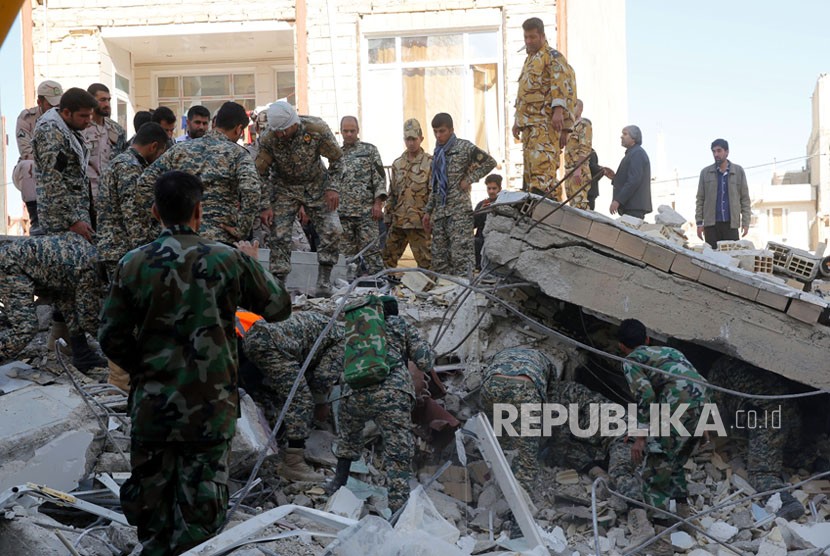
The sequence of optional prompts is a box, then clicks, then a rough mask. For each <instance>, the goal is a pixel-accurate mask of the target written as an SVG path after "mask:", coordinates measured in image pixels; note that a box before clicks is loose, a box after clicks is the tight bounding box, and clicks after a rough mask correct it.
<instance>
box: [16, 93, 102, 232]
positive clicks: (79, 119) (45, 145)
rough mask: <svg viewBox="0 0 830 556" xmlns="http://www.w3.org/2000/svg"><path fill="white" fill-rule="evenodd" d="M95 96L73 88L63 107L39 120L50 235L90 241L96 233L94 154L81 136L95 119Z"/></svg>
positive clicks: (38, 162) (43, 204)
mask: <svg viewBox="0 0 830 556" xmlns="http://www.w3.org/2000/svg"><path fill="white" fill-rule="evenodd" d="M97 106H98V102H97V101H96V100H95V97H93V96H92V95H90V94H89V93H87V92H86V91H84V90H83V89H78V88H76V87H73V88H71V89H69V90H68V91H66V92H65V93H64V94H63V96H62V97H61V103H60V106H59V107H58V108H53V109H51V110H49V111H48V112H46V113H45V114H44V115H43V116H41V117H40V119H39V120H38V121H37V125H36V126H35V134H34V137H33V138H32V149H33V150H34V156H35V175H36V177H37V198H38V213H39V216H40V223H41V226H43V228H44V231H45V232H46V233H47V234H57V233H60V232H65V231H72V232H75V233H76V234H78V235H80V236H82V237H83V238H84V239H86V240H87V241H90V242H91V241H92V237H93V234H94V233H95V211H94V209H93V206H92V197H91V196H90V189H89V179H88V178H87V175H86V170H87V165H88V163H89V150H88V149H87V148H86V145H85V144H84V140H83V137H81V134H80V132H81V131H83V130H84V129H86V127H87V126H88V125H89V123H90V121H92V111H93V109H94V108H95V107H97Z"/></svg>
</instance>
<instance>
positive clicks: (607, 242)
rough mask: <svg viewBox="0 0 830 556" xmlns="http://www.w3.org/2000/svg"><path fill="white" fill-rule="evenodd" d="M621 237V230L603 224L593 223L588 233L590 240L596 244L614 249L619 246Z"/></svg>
mask: <svg viewBox="0 0 830 556" xmlns="http://www.w3.org/2000/svg"><path fill="white" fill-rule="evenodd" d="M619 237H620V229H619V228H617V227H616V226H610V225H608V224H605V223H603V222H592V223H591V229H590V231H589V232H588V239H590V240H591V241H593V242H594V243H599V244H600V245H604V246H606V247H611V248H612V249H613V247H614V245H616V244H617V239H619Z"/></svg>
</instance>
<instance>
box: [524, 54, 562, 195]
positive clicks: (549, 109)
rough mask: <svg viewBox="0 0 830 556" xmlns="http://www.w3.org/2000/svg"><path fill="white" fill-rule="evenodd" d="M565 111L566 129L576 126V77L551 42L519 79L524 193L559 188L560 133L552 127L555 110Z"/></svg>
mask: <svg viewBox="0 0 830 556" xmlns="http://www.w3.org/2000/svg"><path fill="white" fill-rule="evenodd" d="M556 106H561V107H562V108H563V109H564V111H565V114H564V116H565V122H564V124H563V129H568V130H569V129H571V128H572V126H573V123H574V122H573V113H574V109H575V106H576V76H575V75H574V70H573V68H571V66H570V65H569V64H568V61H567V60H566V59H565V57H564V56H563V55H562V53H560V52H559V51H557V50H556V49H554V48H551V47H550V46H549V45H548V43H547V41H545V44H544V45H543V46H542V48H540V49H539V51H538V52H536V53H535V54H532V55H528V57H527V59H526V60H525V63H524V66H523V67H522V73H521V75H520V76H519V92H518V95H517V96H516V114H515V122H516V125H518V126H519V128H520V129H521V131H522V149H523V163H524V189H525V190H532V189H538V190H540V191H543V192H548V191H549V190H550V189H552V188H553V186H554V185H555V184H556V181H557V180H556V171H557V170H558V169H559V156H560V153H561V150H562V149H561V148H560V147H559V133H558V132H556V131H555V130H554V129H553V127H552V126H551V118H552V116H553V109H554V107H556Z"/></svg>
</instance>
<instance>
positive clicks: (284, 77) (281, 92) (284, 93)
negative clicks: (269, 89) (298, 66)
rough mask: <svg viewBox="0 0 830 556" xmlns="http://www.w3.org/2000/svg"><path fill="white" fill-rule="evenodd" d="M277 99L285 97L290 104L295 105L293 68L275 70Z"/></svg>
mask: <svg viewBox="0 0 830 556" xmlns="http://www.w3.org/2000/svg"><path fill="white" fill-rule="evenodd" d="M277 99H279V100H281V99H285V100H286V101H287V102H288V103H290V104H291V105H292V106H297V94H296V89H295V86H294V70H290V71H283V70H277Z"/></svg>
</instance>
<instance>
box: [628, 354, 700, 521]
mask: <svg viewBox="0 0 830 556" xmlns="http://www.w3.org/2000/svg"><path fill="white" fill-rule="evenodd" d="M626 359H628V360H630V361H635V362H638V363H644V364H646V365H649V366H651V367H656V368H658V369H662V370H664V371H668V372H670V373H671V374H672V375H673V376H669V375H664V374H661V373H658V372H656V371H652V370H650V369H645V368H643V367H640V366H639V365H633V364H631V363H629V362H625V363H623V374H624V375H625V378H626V380H627V381H628V385H629V387H630V388H631V392H632V394H633V395H634V398H635V399H636V400H637V421H638V422H639V423H641V424H646V423H649V421H650V409H649V408H650V406H651V404H668V405H669V406H670V409H671V411H670V413H672V414H673V413H674V411H675V410H676V409H677V407H678V406H679V405H680V404H682V403H687V404H689V408H688V409H687V410H686V411H685V412H684V413H683V416H682V417H681V418H680V421H681V423H683V426H684V427H685V428H686V429H687V430H688V431H689V434H690V436H688V437H682V436H680V435H679V434H678V432H677V431H676V430H675V429H674V428H673V427H672V428H671V429H670V434H669V435H668V436H660V437H658V438H656V439H652V441H656V443H655V442H652V444H653V445H655V444H656V445H659V450H660V451H659V452H657V451H653V450H651V449H649V453H647V454H646V458H647V460H646V463H645V468H644V470H643V482H644V485H643V499H644V500H645V502H647V503H649V504H651V505H653V506H657V507H663V508H668V503H669V500H671V499H672V498H674V499H675V500H682V499H685V498H686V496H687V493H688V489H687V487H686V472H685V471H684V469H683V465H685V463H686V460H688V459H689V457H690V456H691V454H692V452H693V451H694V449H695V447H696V446H697V444H698V441H699V440H700V439H699V438H697V437H695V436H694V431H695V428H696V427H697V424H698V420H699V418H700V415H701V410H702V408H703V404H705V403H708V402H709V394H708V389H707V388H706V387H705V386H702V385H700V384H696V383H694V382H690V381H688V380H686V378H692V379H696V380H705V379H704V378H703V377H702V376H700V374H698V372H697V371H696V370H695V368H694V366H692V364H691V363H690V362H689V361H688V359H686V357H685V356H684V355H683V354H682V353H680V352H679V351H677V350H676V349H674V348H670V347H659V346H639V347H638V348H636V349H635V350H634V351H632V352H631V353H629V354H628V355H627V356H626ZM647 444H648V443H647Z"/></svg>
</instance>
